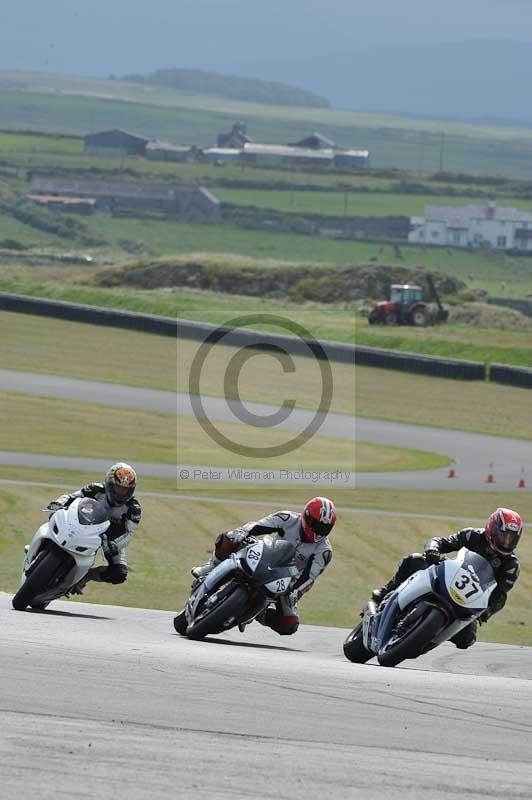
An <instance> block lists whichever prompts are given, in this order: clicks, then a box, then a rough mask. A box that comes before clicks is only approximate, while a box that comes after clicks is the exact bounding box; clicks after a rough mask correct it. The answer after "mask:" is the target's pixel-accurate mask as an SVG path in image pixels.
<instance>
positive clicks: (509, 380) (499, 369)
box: [489, 364, 532, 389]
mask: <svg viewBox="0 0 532 800" xmlns="http://www.w3.org/2000/svg"><path fill="white" fill-rule="evenodd" d="M489 379H490V381H493V383H505V384H507V385H509V386H521V387H522V388H523V389H532V369H529V368H528V367H511V366H508V365H506V364H492V365H491V367H490V374H489Z"/></svg>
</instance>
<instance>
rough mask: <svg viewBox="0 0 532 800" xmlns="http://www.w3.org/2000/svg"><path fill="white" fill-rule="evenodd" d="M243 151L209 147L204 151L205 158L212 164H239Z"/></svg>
mask: <svg viewBox="0 0 532 800" xmlns="http://www.w3.org/2000/svg"><path fill="white" fill-rule="evenodd" d="M241 153H242V151H241V150H233V149H232V148H230V147H207V148H205V149H204V150H202V155H203V158H206V159H207V161H209V162H210V163H212V164H227V163H231V162H232V163H239V162H240V160H241V159H240V156H241Z"/></svg>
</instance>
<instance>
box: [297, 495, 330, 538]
mask: <svg viewBox="0 0 532 800" xmlns="http://www.w3.org/2000/svg"><path fill="white" fill-rule="evenodd" d="M335 522H336V509H335V507H334V503H333V502H332V500H328V499H327V498H326V497H313V498H312V500H309V501H308V503H307V505H306V506H305V508H304V509H303V513H302V515H301V527H302V529H303V538H304V539H305V540H306V541H307V542H318V541H319V540H320V539H323V538H324V537H325V536H328V534H329V533H330V532H331V531H332V529H333V527H334V523H335Z"/></svg>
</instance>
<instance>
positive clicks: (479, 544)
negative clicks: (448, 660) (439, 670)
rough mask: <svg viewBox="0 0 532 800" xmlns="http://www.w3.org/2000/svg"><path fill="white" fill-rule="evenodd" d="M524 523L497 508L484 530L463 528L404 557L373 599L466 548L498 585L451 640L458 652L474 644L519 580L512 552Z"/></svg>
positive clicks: (385, 594)
mask: <svg viewBox="0 0 532 800" xmlns="http://www.w3.org/2000/svg"><path fill="white" fill-rule="evenodd" d="M522 531H523V522H522V520H521V517H520V516H519V514H517V512H515V511H512V510H511V509H509V508H497V509H496V510H495V511H494V512H493V513H492V514H491V515H490V516H489V517H488V519H487V521H486V525H485V526H484V528H462V530H460V531H458V533H455V534H453V535H451V536H436V537H435V538H433V539H429V540H428V541H427V542H426V544H425V548H424V553H412V554H411V555H409V556H406V558H403V559H402V560H401V561H400V562H399V565H398V569H397V572H396V573H395V575H394V576H393V577H392V578H391V579H390V580H389V581H388V583H386V584H384V586H382V587H381V588H379V589H374V590H373V593H372V599H373V600H374V601H375V602H376V603H377V604H379V603H381V602H382V600H384V598H385V597H386V596H387V595H388V594H389V593H390V592H392V591H393V590H394V589H397V587H398V586H399V585H400V584H401V583H402V582H403V581H405V580H406V579H407V578H409V577H410V575H413V574H414V572H417V571H418V570H419V569H426V568H427V567H429V566H430V565H431V564H438V563H439V561H440V560H441V557H442V555H443V554H444V553H450V552H453V551H454V550H459V549H460V548H461V547H467V549H468V550H472V551H473V552H475V553H479V555H481V556H483V557H484V558H485V559H486V560H487V561H489V563H490V564H491V566H492V569H493V572H494V575H495V580H496V581H497V586H496V588H495V589H494V590H493V592H492V594H491V596H490V600H489V605H488V608H487V610H486V611H485V612H484V613H483V614H482V615H481V616H480V617H479V618H478V621H477V620H474V621H473V622H471V624H470V625H468V626H467V627H466V628H463V629H462V630H461V631H459V632H458V633H457V634H456V636H453V638H452V639H451V640H450V641H451V642H453V644H455V645H456V647H458V648H459V649H461V650H465V649H466V648H468V647H471V646H472V645H473V644H475V642H476V640H477V631H478V625H479V624H482V623H484V622H487V621H488V619H489V618H490V617H492V616H493V614H496V613H497V611H500V610H501V609H502V608H504V605H505V603H506V598H507V595H508V592H509V591H510V589H512V587H513V586H514V584H515V582H516V581H517V578H518V577H519V571H520V565H519V559H518V558H517V556H516V555H515V553H514V550H515V548H516V547H517V544H518V542H519V539H520V538H521V533H522Z"/></svg>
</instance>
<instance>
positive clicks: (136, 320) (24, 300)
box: [0, 292, 355, 364]
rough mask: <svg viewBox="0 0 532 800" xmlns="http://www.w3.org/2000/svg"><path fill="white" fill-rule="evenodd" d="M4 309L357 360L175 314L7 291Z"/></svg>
mask: <svg viewBox="0 0 532 800" xmlns="http://www.w3.org/2000/svg"><path fill="white" fill-rule="evenodd" d="M0 310H2V311H15V312H19V313H22V314H37V315H41V316H45V317H54V318H56V319H65V320H69V321H71V322H87V323H90V324H92V325H107V326H110V327H114V328H126V329H128V330H135V331H143V332H145V333H156V334H158V335H159V336H173V337H175V338H180V339H192V340H194V341H198V342H203V341H204V340H205V339H206V338H207V337H208V336H211V337H212V341H213V343H216V342H220V343H221V344H225V345H232V346H233V347H252V348H256V349H259V350H276V351H278V350H279V348H283V349H284V350H285V351H286V352H288V353H291V354H292V355H301V356H308V357H312V358H322V359H323V358H326V359H328V360H329V361H337V362H340V363H344V364H354V363H355V347H354V346H353V345H350V344H343V343H342V342H326V341H318V340H315V339H306V338H304V337H303V338H300V337H298V336H296V335H294V336H288V335H287V336H283V335H281V334H276V333H267V332H264V331H257V330H253V329H251V328H234V329H231V328H226V327H224V326H222V325H210V324H208V323H206V322H193V321H191V320H184V319H173V318H172V317H161V316H154V315H151V314H140V313H138V312H136V311H121V310H118V309H113V308H98V307H95V306H88V305H82V304H79V303H66V302H63V301H60V300H47V299H45V298H42V297H29V296H27V295H17V294H8V293H5V292H0Z"/></svg>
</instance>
